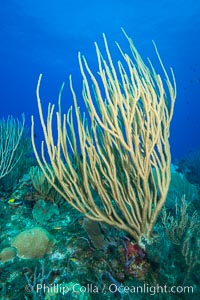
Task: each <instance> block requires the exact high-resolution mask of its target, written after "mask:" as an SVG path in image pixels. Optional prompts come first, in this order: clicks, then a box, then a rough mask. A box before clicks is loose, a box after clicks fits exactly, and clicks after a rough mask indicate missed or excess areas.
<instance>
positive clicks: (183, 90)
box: [0, 0, 200, 157]
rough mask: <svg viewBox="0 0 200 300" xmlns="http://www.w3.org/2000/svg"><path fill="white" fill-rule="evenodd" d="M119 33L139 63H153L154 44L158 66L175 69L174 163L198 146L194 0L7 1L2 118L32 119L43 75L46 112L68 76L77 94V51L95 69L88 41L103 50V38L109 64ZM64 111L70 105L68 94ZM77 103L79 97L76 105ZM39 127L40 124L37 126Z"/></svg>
mask: <svg viewBox="0 0 200 300" xmlns="http://www.w3.org/2000/svg"><path fill="white" fill-rule="evenodd" d="M121 27H124V28H125V30H126V31H127V33H128V34H129V36H130V37H131V38H132V39H133V41H134V43H135V46H136V47H137V49H138V51H139V52H140V54H141V55H142V57H143V58H144V59H146V57H150V58H151V60H152V62H153V63H154V65H156V64H157V58H156V56H155V53H154V49H153V46H152V42H151V41H152V39H153V40H155V42H156V44H157V47H158V49H159V52H160V55H161V57H162V59H163V62H164V64H165V66H166V68H167V69H168V68H169V67H170V66H172V67H173V70H174V73H175V77H176V81H177V89H178V94H177V101H176V107H175V113H174V118H173V122H172V126H171V149H172V155H173V157H180V156H181V155H184V154H185V153H187V152H188V151H190V150H192V149H195V148H197V147H199V145H200V135H199V132H200V118H199V108H200V104H199V94H200V65H199V64H200V62H199V53H200V42H199V36H200V2H199V1H198V0H176V1H174V0H159V1H158V0H152V1H147V0H141V1H137V0H133V1H131V0H124V1H119V0H116V1H109V0H106V1H105V0H102V1H91V0H88V1H82V0H78V1H65V0H57V1H54V0H43V1H39V0H34V1H33V0H26V1H20V0H9V1H1V6H0V66H1V73H0V79H1V80H0V99H1V110H0V117H2V116H7V115H8V114H12V115H14V116H20V114H21V113H22V112H24V113H25V115H26V123H27V124H28V125H29V124H30V116H31V115H32V114H34V115H35V116H36V131H37V135H38V136H39V135H40V128H39V127H38V128H37V105H36V97H35V89H36V83H37V79H38V75H39V73H43V75H44V76H43V78H44V79H43V83H42V98H43V100H42V101H43V103H44V107H45V105H46V104H47V103H48V102H49V101H51V102H55V103H56V101H57V94H58V90H59V87H60V85H61V83H62V82H63V81H66V82H67V85H68V76H69V74H72V75H73V82H74V86H75V89H76V91H77V93H78V94H79V95H81V92H80V91H81V84H82V82H81V76H80V71H79V66H78V61H77V52H78V51H81V53H83V54H84V55H85V56H86V58H87V59H88V61H89V63H90V66H91V68H93V69H94V70H95V67H96V55H95V49H94V46H93V42H94V41H97V42H98V43H99V44H100V45H102V32H105V34H106V35H107V38H108V41H109V44H110V47H111V50H112V52H114V54H113V57H115V55H116V57H117V54H116V52H117V51H116V49H115V48H114V47H115V46H114V41H115V40H117V41H118V42H119V43H120V44H121V45H122V47H124V49H127V48H126V47H127V44H126V41H125V39H124V37H123V35H122V33H121V30H120V28H121ZM63 101H64V103H65V105H66V108H67V107H68V106H69V105H71V104H72V99H71V96H70V93H69V92H68V91H66V98H65V99H64V100H63ZM79 101H80V102H81V101H82V100H81V97H80V99H79ZM38 126H39V125H38Z"/></svg>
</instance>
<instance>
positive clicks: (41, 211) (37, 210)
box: [32, 199, 59, 223]
mask: <svg viewBox="0 0 200 300" xmlns="http://www.w3.org/2000/svg"><path fill="white" fill-rule="evenodd" d="M32 214H33V218H34V219H35V220H36V221H37V222H40V223H43V222H46V221H49V220H51V219H52V217H53V216H57V215H59V210H58V207H57V205H56V204H54V203H52V202H50V201H44V200H42V199H40V200H38V201H37V202H36V204H35V205H34V207H33V210H32Z"/></svg>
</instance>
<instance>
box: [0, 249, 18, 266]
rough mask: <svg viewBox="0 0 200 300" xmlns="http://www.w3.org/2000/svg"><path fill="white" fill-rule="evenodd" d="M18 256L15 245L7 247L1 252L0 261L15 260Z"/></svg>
mask: <svg viewBox="0 0 200 300" xmlns="http://www.w3.org/2000/svg"><path fill="white" fill-rule="evenodd" d="M15 256H16V249H15V248H13V247H6V248H4V249H3V250H2V251H1V252H0V262H2V263H3V262H7V261H9V260H13V259H14V258H15Z"/></svg>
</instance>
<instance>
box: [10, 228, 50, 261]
mask: <svg viewBox="0 0 200 300" xmlns="http://www.w3.org/2000/svg"><path fill="white" fill-rule="evenodd" d="M55 242H56V241H55V239H54V238H53V237H52V236H51V235H50V234H49V232H48V231H46V230H45V229H44V228H42V227H34V228H31V229H28V230H24V231H23V232H21V233H20V234H18V235H17V236H16V237H15V238H14V239H13V240H12V242H11V245H12V247H15V248H16V249H17V254H18V256H19V257H20V258H23V259H31V258H41V257H43V256H44V255H45V254H47V253H48V252H50V251H51V250H52V248H53V246H54V244H55Z"/></svg>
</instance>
